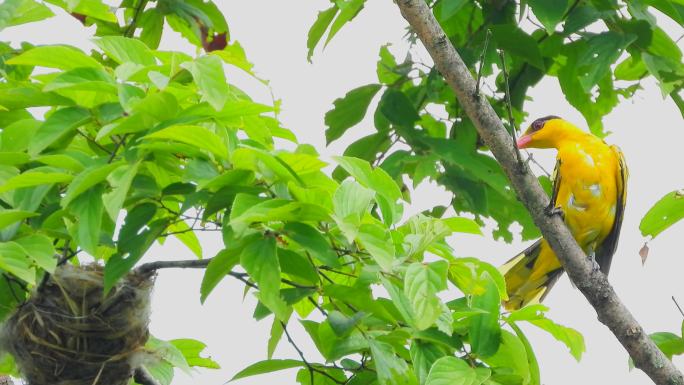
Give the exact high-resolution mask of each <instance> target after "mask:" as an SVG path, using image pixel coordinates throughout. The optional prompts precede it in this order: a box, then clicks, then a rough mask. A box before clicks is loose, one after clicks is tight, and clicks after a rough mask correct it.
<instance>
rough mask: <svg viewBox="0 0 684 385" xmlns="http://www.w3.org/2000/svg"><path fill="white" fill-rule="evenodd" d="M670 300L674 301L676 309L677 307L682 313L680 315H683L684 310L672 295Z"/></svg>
mask: <svg viewBox="0 0 684 385" xmlns="http://www.w3.org/2000/svg"><path fill="white" fill-rule="evenodd" d="M672 302H674V303H675V306H677V309H679V312H680V313H681V314H682V317H684V310H682V308H681V306H679V304H678V303H677V300H676V299H675V297H674V295H673V296H672Z"/></svg>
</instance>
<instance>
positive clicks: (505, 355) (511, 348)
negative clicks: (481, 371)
mask: <svg viewBox="0 0 684 385" xmlns="http://www.w3.org/2000/svg"><path fill="white" fill-rule="evenodd" d="M482 360H483V361H484V362H485V363H486V364H488V365H489V366H490V367H491V368H492V369H493V370H494V371H497V369H499V368H500V369H501V371H505V372H504V373H510V374H509V376H511V383H517V384H527V383H529V381H530V364H529V361H528V358H527V352H526V351H525V345H523V343H522V342H521V341H520V339H519V338H518V337H517V336H516V335H515V334H513V333H511V332H509V331H508V330H501V345H500V346H499V349H498V350H497V351H496V354H494V355H492V356H489V357H483V358H482Z"/></svg>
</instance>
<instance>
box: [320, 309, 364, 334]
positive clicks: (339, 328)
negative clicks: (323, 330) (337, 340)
mask: <svg viewBox="0 0 684 385" xmlns="http://www.w3.org/2000/svg"><path fill="white" fill-rule="evenodd" d="M364 316H365V314H364V313H363V312H357V313H356V314H354V315H353V316H351V317H347V316H346V315H344V314H342V313H341V312H339V311H337V310H333V311H331V312H330V313H328V323H330V327H331V328H332V330H333V331H334V332H335V334H336V335H337V336H338V337H346V336H347V335H348V334H349V332H350V331H352V329H354V327H355V326H356V325H357V324H358V323H359V321H360V320H361V319H362V318H363V317H364Z"/></svg>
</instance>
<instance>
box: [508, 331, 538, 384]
mask: <svg viewBox="0 0 684 385" xmlns="http://www.w3.org/2000/svg"><path fill="white" fill-rule="evenodd" d="M509 325H510V326H511V329H513V331H514V332H515V335H517V336H518V338H520V342H522V344H523V346H524V347H525V353H527V362H528V364H529V365H530V385H541V379H540V374H539V362H538V361H537V357H536V356H535V354H534V351H533V350H532V345H531V344H530V341H529V340H528V339H527V337H525V334H524V333H523V332H522V330H521V329H520V328H519V327H518V325H516V324H515V322H509Z"/></svg>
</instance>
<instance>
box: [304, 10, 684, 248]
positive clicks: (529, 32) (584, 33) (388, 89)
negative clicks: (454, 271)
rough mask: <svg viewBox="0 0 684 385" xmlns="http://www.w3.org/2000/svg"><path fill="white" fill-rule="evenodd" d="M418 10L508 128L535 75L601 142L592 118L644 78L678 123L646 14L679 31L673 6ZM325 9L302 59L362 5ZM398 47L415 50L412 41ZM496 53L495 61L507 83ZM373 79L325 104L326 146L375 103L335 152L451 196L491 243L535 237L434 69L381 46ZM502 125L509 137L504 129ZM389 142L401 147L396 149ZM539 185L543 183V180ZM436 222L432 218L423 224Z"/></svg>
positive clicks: (680, 14) (675, 66) (657, 29)
mask: <svg viewBox="0 0 684 385" xmlns="http://www.w3.org/2000/svg"><path fill="white" fill-rule="evenodd" d="M427 2H428V3H429V4H430V6H431V8H432V10H433V13H434V16H435V18H436V19H437V20H438V21H439V23H440V24H441V26H442V28H443V29H444V31H445V33H446V34H447V36H448V37H449V39H450V41H451V43H452V44H453V45H454V46H455V48H456V49H457V51H458V52H459V54H460V55H461V57H462V58H463V60H464V61H465V63H466V65H467V66H468V68H471V69H473V73H474V75H475V76H477V77H478V78H479V77H480V76H481V77H482V79H484V81H483V83H484V84H483V85H482V87H481V92H482V93H484V94H485V96H486V97H487V99H488V100H489V102H490V103H491V104H492V105H493V107H494V109H495V110H496V111H497V113H498V115H499V116H501V117H502V118H503V117H506V119H505V120H506V121H508V120H511V119H509V118H508V112H507V106H506V103H505V98H504V90H505V89H506V84H508V86H509V87H510V100H511V107H512V117H513V120H515V121H516V122H515V123H517V124H516V126H517V125H518V124H519V123H520V122H522V121H523V119H524V118H525V117H526V114H525V113H524V103H525V101H527V100H529V97H528V96H527V91H528V89H529V88H530V87H533V86H534V85H535V84H537V83H538V82H539V81H540V80H542V79H543V78H544V77H545V76H552V77H555V78H557V79H558V84H559V86H560V89H561V90H562V92H563V94H564V95H565V97H566V99H567V101H568V102H569V103H570V104H571V105H572V106H573V107H575V108H576V109H577V110H578V111H579V112H581V113H582V115H583V116H584V117H585V119H586V121H587V124H588V126H589V128H590V129H591V131H592V132H593V133H594V134H596V135H598V136H605V135H606V134H607V131H605V130H604V128H603V126H602V123H601V122H602V118H603V117H604V116H605V115H606V114H608V113H609V112H610V111H611V110H612V109H613V108H614V107H615V106H616V105H617V103H618V102H619V97H620V96H621V97H623V98H630V97H632V96H633V95H634V93H635V92H636V91H637V90H638V89H639V88H640V82H641V81H642V80H643V79H645V78H647V77H653V78H655V79H656V80H657V81H658V84H659V86H660V88H661V90H662V92H663V95H664V96H669V97H671V98H672V99H673V100H674V101H675V103H676V104H677V106H678V107H679V109H680V110H681V111H682V113H683V114H684V101H683V100H682V95H681V93H682V88H684V64H682V53H681V50H680V49H679V47H678V46H677V44H676V42H675V41H674V40H673V39H672V37H671V36H669V35H668V34H667V33H666V32H664V31H663V29H662V28H661V26H660V24H662V18H661V19H660V23H659V21H658V20H657V19H656V17H655V16H654V10H655V11H658V12H659V13H662V14H664V17H668V18H670V19H672V20H674V21H675V22H676V23H678V24H679V25H682V26H684V4H683V3H682V2H681V1H674V0H637V1H618V0H589V1H579V0H560V1H553V2H549V1H542V0H530V1H520V2H514V1H512V2H494V3H492V2H486V1H475V0H428V1H427ZM334 3H335V4H334V5H333V6H332V7H331V8H330V9H328V10H326V11H323V12H321V13H320V14H319V15H318V19H317V20H316V22H315V23H314V24H313V26H312V27H311V30H310V32H309V40H308V44H309V49H310V52H312V50H313V49H314V47H315V46H316V44H317V43H318V42H319V40H320V38H321V36H322V35H323V33H324V32H325V31H326V30H327V29H328V28H329V29H330V32H329V33H328V40H329V39H330V38H331V37H332V36H334V34H335V32H337V30H338V29H339V27H340V26H341V25H342V24H343V23H345V22H348V21H349V20H348V18H346V17H343V15H344V16H349V15H352V14H355V12H358V11H359V10H360V8H361V5H362V4H363V1H336V2H334ZM345 11H349V12H348V13H345ZM351 11H354V12H351ZM335 15H338V16H337V17H336V18H333V17H334V16H335ZM409 40H410V41H415V36H413V35H410V36H409ZM326 43H327V41H326ZM497 51H500V52H503V53H504V58H505V59H504V60H505V66H506V68H507V70H508V73H509V79H508V82H506V81H505V80H506V79H505V78H504V76H503V74H502V69H503V64H504V63H503V62H502V59H501V57H500V55H499V54H498V53H497ZM497 68H498V69H497ZM475 70H477V73H476V71H475ZM377 75H378V83H377V84H370V85H365V86H362V87H358V88H355V89H354V90H352V91H350V92H349V93H347V95H345V96H344V97H342V98H340V99H338V100H336V101H335V106H334V109H333V110H331V111H330V112H329V113H328V114H327V115H326V118H325V123H326V125H327V126H328V128H327V131H326V138H327V139H328V142H332V141H334V140H336V139H338V138H340V137H342V136H343V135H344V133H345V132H346V131H347V130H348V129H349V128H351V127H353V126H355V125H356V124H358V123H359V122H361V121H362V119H363V117H364V116H365V115H366V112H367V110H368V108H369V106H370V105H371V102H372V101H373V99H374V98H375V96H376V95H377V94H381V96H380V97H379V101H378V102H377V107H376V109H375V112H374V115H373V125H374V128H375V130H374V132H373V133H372V134H370V135H368V136H365V137H363V138H361V139H359V140H357V141H356V142H354V143H353V144H351V145H350V146H349V147H348V148H347V150H346V153H345V154H347V155H351V156H359V157H363V158H364V159H366V160H369V161H372V162H376V163H378V164H380V165H381V167H383V168H384V169H386V170H387V171H388V172H389V173H390V175H392V176H393V177H398V176H399V175H407V176H408V177H409V178H411V179H412V180H413V183H414V185H417V184H418V183H420V182H421V181H423V180H425V179H430V180H433V181H436V182H438V183H439V184H441V185H442V186H444V187H445V188H446V189H447V190H449V191H451V192H453V194H454V195H453V201H452V206H453V207H454V209H455V210H456V211H457V212H463V211H465V212H470V213H473V214H475V215H476V216H477V217H478V218H479V217H480V216H484V217H490V218H492V219H494V220H495V221H496V222H497V223H498V225H499V228H498V229H497V230H496V231H495V233H494V235H495V236H496V237H503V238H504V239H505V240H510V239H511V237H512V234H511V233H510V231H509V229H508V228H509V225H510V224H511V223H512V222H514V221H517V222H519V223H520V225H521V226H522V228H523V232H522V236H523V239H529V238H534V237H537V236H538V235H539V233H538V232H537V230H536V229H535V227H534V225H533V224H532V221H531V220H530V217H529V216H528V214H527V213H526V211H525V210H524V208H523V207H522V206H521V205H520V204H519V203H518V202H517V200H516V198H515V196H514V194H513V193H512V191H511V188H510V186H509V184H508V182H507V181H506V178H505V177H504V175H503V173H502V172H501V170H500V168H499V166H498V164H497V163H496V162H494V160H493V159H492V158H491V157H490V155H488V153H487V151H486V148H483V147H482V144H481V143H480V141H479V139H478V136H477V134H476V132H475V130H474V128H473V125H472V122H471V121H470V120H469V119H468V117H467V116H466V113H465V111H464V109H463V108H462V106H461V105H460V104H459V103H458V101H457V99H456V96H455V95H454V93H453V92H452V90H451V89H450V88H449V87H448V86H446V84H445V81H444V79H443V77H442V76H441V75H440V74H439V73H438V72H437V70H436V69H435V68H434V67H433V66H432V65H427V64H425V63H421V62H419V61H417V60H415V59H414V58H412V57H411V56H410V55H409V56H407V58H406V59H405V60H404V61H403V62H398V61H397V60H396V59H395V58H394V57H393V56H392V55H391V54H390V52H389V51H388V49H387V47H382V48H381V49H380V59H379V61H378V66H377ZM492 80H493V85H494V87H493V88H492V87H490V85H489V84H490V83H491V81H492ZM381 91H382V92H381ZM553 113H554V111H549V114H553ZM555 113H556V114H558V112H555ZM507 123H508V124H509V127H510V126H511V123H513V122H510V121H508V122H507ZM398 142H399V143H401V144H402V145H401V146H395V144H396V143H398ZM406 146H408V150H406V149H405V148H406ZM338 177H343V176H342V175H340V174H338ZM543 182H544V183H543V185H548V183H547V182H548V180H547V179H545V178H544V180H543ZM443 212H444V210H443V209H437V208H435V209H434V210H433V211H432V213H431V214H432V215H436V216H439V215H441V214H442V213H443Z"/></svg>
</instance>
